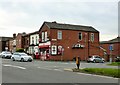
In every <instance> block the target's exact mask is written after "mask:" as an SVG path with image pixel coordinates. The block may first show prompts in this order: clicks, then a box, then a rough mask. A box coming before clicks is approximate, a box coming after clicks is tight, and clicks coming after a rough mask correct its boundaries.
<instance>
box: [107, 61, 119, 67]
mask: <svg viewBox="0 0 120 85" xmlns="http://www.w3.org/2000/svg"><path fill="white" fill-rule="evenodd" d="M107 65H111V66H120V62H112V63H111V64H107Z"/></svg>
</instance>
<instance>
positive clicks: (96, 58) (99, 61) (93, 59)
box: [87, 55, 105, 63]
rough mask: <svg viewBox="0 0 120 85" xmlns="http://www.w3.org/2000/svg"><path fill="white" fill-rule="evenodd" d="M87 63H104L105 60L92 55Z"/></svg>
mask: <svg viewBox="0 0 120 85" xmlns="http://www.w3.org/2000/svg"><path fill="white" fill-rule="evenodd" d="M87 62H88V63H89V62H93V63H104V62H105V59H104V58H102V57H100V56H98V55H93V56H90V58H88V60H87Z"/></svg>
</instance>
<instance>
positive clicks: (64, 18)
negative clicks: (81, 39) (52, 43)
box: [0, 0, 118, 41]
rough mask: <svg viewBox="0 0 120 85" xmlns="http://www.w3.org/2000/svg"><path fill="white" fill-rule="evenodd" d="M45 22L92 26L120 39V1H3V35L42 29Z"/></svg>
mask: <svg viewBox="0 0 120 85" xmlns="http://www.w3.org/2000/svg"><path fill="white" fill-rule="evenodd" d="M44 21H49V22H52V21H56V22H58V23H66V24H76V25H85V26H92V27H94V28H95V29H97V30H98V31H99V32H100V40H101V41H106V40H110V39H113V38H116V37H117V36H118V0H0V36H10V37H11V36H12V35H13V33H22V32H26V33H30V32H34V31H37V30H39V28H40V27H41V25H42V24H43V22H44Z"/></svg>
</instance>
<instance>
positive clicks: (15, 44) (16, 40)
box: [8, 33, 26, 52]
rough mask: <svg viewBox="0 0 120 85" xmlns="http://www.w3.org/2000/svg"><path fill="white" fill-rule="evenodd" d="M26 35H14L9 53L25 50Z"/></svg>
mask: <svg viewBox="0 0 120 85" xmlns="http://www.w3.org/2000/svg"><path fill="white" fill-rule="evenodd" d="M24 35H26V33H18V34H17V35H16V34H13V38H12V39H9V41H8V43H9V51H11V52H15V51H16V49H19V48H24Z"/></svg>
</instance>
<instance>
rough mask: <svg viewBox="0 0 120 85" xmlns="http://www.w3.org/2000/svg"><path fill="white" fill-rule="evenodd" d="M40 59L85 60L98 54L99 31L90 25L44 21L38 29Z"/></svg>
mask: <svg viewBox="0 0 120 85" xmlns="http://www.w3.org/2000/svg"><path fill="white" fill-rule="evenodd" d="M39 35H40V39H39V50H40V58H41V59H50V60H65V61H68V60H73V59H74V58H75V57H76V56H80V58H81V60H86V59H87V58H88V57H89V56H91V55H99V52H100V49H99V31H98V30H96V29H95V28H93V27H91V26H82V25H72V24H62V23H57V22H44V23H43V25H42V26H41V27H40V30H39Z"/></svg>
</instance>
